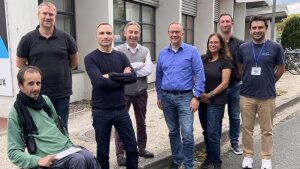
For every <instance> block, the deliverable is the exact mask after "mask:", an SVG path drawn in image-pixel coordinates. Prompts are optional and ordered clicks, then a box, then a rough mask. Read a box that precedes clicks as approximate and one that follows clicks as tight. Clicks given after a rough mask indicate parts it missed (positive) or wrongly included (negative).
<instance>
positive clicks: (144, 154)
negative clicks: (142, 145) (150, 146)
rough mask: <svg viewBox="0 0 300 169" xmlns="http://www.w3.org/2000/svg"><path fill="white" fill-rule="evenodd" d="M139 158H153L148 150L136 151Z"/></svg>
mask: <svg viewBox="0 0 300 169" xmlns="http://www.w3.org/2000/svg"><path fill="white" fill-rule="evenodd" d="M138 153H139V156H140V157H144V158H153V157H154V154H153V153H151V152H149V151H148V150H138Z"/></svg>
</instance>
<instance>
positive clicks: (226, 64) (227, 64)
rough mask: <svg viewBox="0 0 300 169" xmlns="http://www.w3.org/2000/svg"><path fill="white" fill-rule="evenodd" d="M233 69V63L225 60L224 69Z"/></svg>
mask: <svg viewBox="0 0 300 169" xmlns="http://www.w3.org/2000/svg"><path fill="white" fill-rule="evenodd" d="M232 68H233V65H232V62H231V61H230V60H226V59H224V62H223V69H232Z"/></svg>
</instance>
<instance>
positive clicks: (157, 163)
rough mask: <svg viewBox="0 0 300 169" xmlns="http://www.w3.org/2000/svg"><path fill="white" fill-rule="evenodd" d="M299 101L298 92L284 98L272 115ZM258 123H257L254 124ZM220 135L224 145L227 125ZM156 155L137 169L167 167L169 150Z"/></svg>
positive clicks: (197, 145) (201, 143)
mask: <svg viewBox="0 0 300 169" xmlns="http://www.w3.org/2000/svg"><path fill="white" fill-rule="evenodd" d="M299 102H300V94H297V95H295V96H293V97H291V98H290V99H288V100H286V101H285V102H283V103H281V104H280V105H278V106H276V108H275V113H274V116H276V115H278V114H280V113H282V112H283V111H284V109H286V108H288V107H291V106H293V105H295V104H297V103H299ZM256 125H258V124H257V123H256V124H255V126H256ZM222 130H223V131H222V135H221V145H224V144H225V143H227V142H228V141H230V139H229V129H228V126H223V127H222ZM204 146H205V145H204V140H203V137H201V139H200V140H196V141H195V150H199V149H202V148H203V147H204ZM156 156H157V157H156V158H154V159H147V161H145V163H140V164H139V169H153V168H166V167H168V166H169V165H170V164H171V162H172V160H171V151H164V152H161V153H160V154H158V155H156Z"/></svg>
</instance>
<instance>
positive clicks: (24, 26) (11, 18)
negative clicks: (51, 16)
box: [0, 0, 38, 117]
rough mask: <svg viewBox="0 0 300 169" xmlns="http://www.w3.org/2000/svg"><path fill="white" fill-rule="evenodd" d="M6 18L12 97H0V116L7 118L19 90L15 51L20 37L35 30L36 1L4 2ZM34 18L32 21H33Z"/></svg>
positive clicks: (5, 0)
mask: <svg viewBox="0 0 300 169" xmlns="http://www.w3.org/2000/svg"><path fill="white" fill-rule="evenodd" d="M4 2H5V6H6V17H7V20H6V22H7V34H8V36H7V40H8V53H9V56H10V59H11V69H12V81H13V82H12V83H13V93H14V96H13V97H7V96H0V116H1V117H7V115H8V112H9V110H10V109H11V107H12V106H13V103H14V101H15V96H16V94H18V92H19V89H18V85H17V79H16V75H17V72H18V70H19V69H17V68H16V63H15V60H16V51H17V46H18V44H19V41H20V39H21V37H22V36H23V35H24V34H26V33H27V32H29V31H31V30H33V29H35V27H36V25H37V24H38V21H37V7H38V3H37V0H26V1H20V0H4ZM33 18H34V19H33Z"/></svg>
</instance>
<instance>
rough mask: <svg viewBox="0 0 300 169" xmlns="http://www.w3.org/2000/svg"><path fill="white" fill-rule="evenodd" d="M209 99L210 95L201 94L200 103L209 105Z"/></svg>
mask: <svg viewBox="0 0 300 169" xmlns="http://www.w3.org/2000/svg"><path fill="white" fill-rule="evenodd" d="M209 99H210V95H209V94H207V93H203V94H202V96H201V100H200V101H201V102H203V103H210V100H209Z"/></svg>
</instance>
